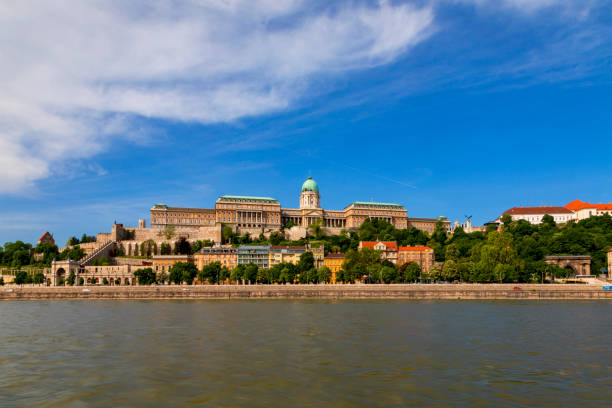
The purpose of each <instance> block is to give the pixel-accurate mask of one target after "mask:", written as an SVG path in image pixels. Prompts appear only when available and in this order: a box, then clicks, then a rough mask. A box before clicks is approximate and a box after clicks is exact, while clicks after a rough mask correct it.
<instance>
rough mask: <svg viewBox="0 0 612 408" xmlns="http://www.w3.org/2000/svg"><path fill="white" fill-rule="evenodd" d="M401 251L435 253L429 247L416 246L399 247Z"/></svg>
mask: <svg viewBox="0 0 612 408" xmlns="http://www.w3.org/2000/svg"><path fill="white" fill-rule="evenodd" d="M399 250H400V251H433V249H432V248H430V247H427V246H415V247H399Z"/></svg>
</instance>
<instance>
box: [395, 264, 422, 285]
mask: <svg viewBox="0 0 612 408" xmlns="http://www.w3.org/2000/svg"><path fill="white" fill-rule="evenodd" d="M420 277H421V267H420V266H419V264H418V263H416V262H408V263H405V264H403V265H402V266H401V267H400V278H401V280H402V281H403V282H416V281H417V280H419V279H420Z"/></svg>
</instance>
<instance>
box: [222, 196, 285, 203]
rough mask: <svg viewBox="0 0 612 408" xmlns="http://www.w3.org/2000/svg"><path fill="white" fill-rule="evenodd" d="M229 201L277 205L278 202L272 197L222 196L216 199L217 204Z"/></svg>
mask: <svg viewBox="0 0 612 408" xmlns="http://www.w3.org/2000/svg"><path fill="white" fill-rule="evenodd" d="M222 201H231V202H248V201H257V202H263V203H268V204H278V201H277V200H276V199H275V198H272V197H255V196H239V195H222V196H221V197H219V198H218V199H217V202H222Z"/></svg>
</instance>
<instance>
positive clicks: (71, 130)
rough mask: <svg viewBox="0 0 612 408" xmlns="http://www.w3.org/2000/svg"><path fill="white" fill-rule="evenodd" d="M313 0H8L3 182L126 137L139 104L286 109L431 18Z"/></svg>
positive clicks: (0, 147)
mask: <svg viewBox="0 0 612 408" xmlns="http://www.w3.org/2000/svg"><path fill="white" fill-rule="evenodd" d="M307 3H308V2H300V1H297V0H296V1H292V0H286V1H281V0H257V1H255V0H226V1H214V0H191V1H186V2H182V3H177V2H173V1H161V0H157V1H145V0H132V1H130V2H124V1H120V0H110V1H95V0H92V1H68V0H55V1H51V0H41V1H36V0H29V1H28V0H5V1H3V2H2V3H0V27H2V29H1V30H0V58H1V59H2V61H3V63H2V64H0V76H1V77H2V79H3V80H2V81H0V94H1V95H2V99H0V174H2V177H0V193H23V192H24V191H26V190H27V188H28V187H31V186H32V185H33V183H34V182H36V181H37V180H40V179H42V178H45V177H48V176H50V175H52V174H54V171H53V169H54V168H56V167H57V166H61V164H62V162H66V161H75V160H80V159H83V158H88V157H91V156H92V155H94V154H96V153H98V152H100V151H102V150H104V149H105V147H106V145H107V144H108V143H109V140H110V139H112V138H113V137H114V136H117V135H121V136H122V137H123V138H125V137H129V136H126V134H127V135H129V134H130V132H131V131H132V129H131V124H130V117H133V115H134V116H144V117H153V118H164V119H170V120H179V121H197V122H201V123H212V122H225V121H232V120H235V119H237V118H241V117H245V116H252V115H260V114H265V113H269V112H274V111H277V110H282V109H286V108H287V107H290V106H291V105H292V104H293V103H295V101H296V100H297V99H299V98H300V96H302V95H303V94H304V92H306V91H307V90H308V80H309V79H311V78H312V77H313V76H315V75H329V74H337V73H341V72H344V71H346V70H353V69H362V68H366V67H371V66H376V65H380V64H385V63H387V62H389V61H392V60H394V59H395V58H396V57H397V56H398V55H400V54H402V53H403V52H405V51H406V50H408V49H409V48H410V47H412V46H414V45H415V44H417V43H419V42H421V41H423V40H424V39H425V38H426V37H427V36H428V34H429V33H430V32H431V31H430V30H431V29H432V25H433V13H432V11H431V9H430V8H428V7H422V8H416V7H413V6H410V5H406V4H404V5H390V4H389V3H387V2H381V3H379V4H378V5H376V6H358V7H345V8H336V9H333V10H322V11H321V10H320V11H319V12H316V13H315V12H312V11H309V10H308V9H307V8H305V6H306V5H307ZM138 138H142V135H141V134H140V135H138V134H137V135H135V136H134V139H138Z"/></svg>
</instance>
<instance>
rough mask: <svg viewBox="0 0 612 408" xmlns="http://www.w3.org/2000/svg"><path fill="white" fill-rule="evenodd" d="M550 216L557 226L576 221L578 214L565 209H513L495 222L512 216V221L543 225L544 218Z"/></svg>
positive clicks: (505, 212) (542, 207)
mask: <svg viewBox="0 0 612 408" xmlns="http://www.w3.org/2000/svg"><path fill="white" fill-rule="evenodd" d="M547 214H548V215H550V216H552V217H553V218H554V220H555V222H556V223H557V224H564V223H566V222H568V221H570V220H574V219H576V214H574V212H573V211H572V210H568V209H567V208H565V207H552V206H549V207H546V206H540V207H513V208H511V209H509V210H507V211H504V213H503V214H502V215H500V216H499V218H497V220H495V221H496V222H501V219H502V217H503V216H504V215H510V216H511V217H512V221H518V220H525V221H529V222H530V223H532V224H541V223H542V218H543V217H544V216H545V215H547Z"/></svg>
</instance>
